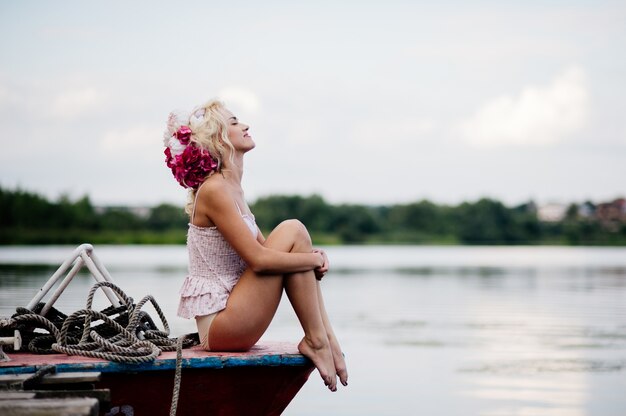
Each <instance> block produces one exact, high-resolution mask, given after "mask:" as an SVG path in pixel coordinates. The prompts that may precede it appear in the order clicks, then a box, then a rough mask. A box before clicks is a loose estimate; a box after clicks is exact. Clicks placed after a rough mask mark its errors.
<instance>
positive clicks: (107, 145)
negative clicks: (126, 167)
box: [99, 125, 163, 158]
mask: <svg viewBox="0 0 626 416" xmlns="http://www.w3.org/2000/svg"><path fill="white" fill-rule="evenodd" d="M99 144H100V149H101V150H102V151H103V152H105V153H107V154H109V155H114V156H116V155H127V154H131V153H132V154H134V155H135V156H133V157H136V156H137V155H140V154H142V153H144V154H145V156H146V157H149V158H152V157H153V155H154V153H153V152H150V150H151V149H156V150H157V151H159V150H160V149H161V148H162V147H163V128H160V127H154V126H147V125H143V126H133V127H130V128H128V129H126V130H113V131H109V132H107V133H105V134H104V135H103V136H102V139H101V140H100V143H99Z"/></svg>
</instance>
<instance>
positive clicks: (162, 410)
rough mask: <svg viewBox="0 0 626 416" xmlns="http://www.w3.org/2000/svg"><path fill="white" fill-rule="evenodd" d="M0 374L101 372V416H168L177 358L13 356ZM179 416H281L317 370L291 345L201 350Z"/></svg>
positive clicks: (192, 362) (186, 365)
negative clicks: (104, 396)
mask: <svg viewBox="0 0 626 416" xmlns="http://www.w3.org/2000/svg"><path fill="white" fill-rule="evenodd" d="M9 356H10V357H11V359H12V361H10V362H6V363H0V374H20V373H30V372H34V371H36V369H37V368H39V367H41V366H42V365H45V364H55V365H56V368H57V372H70V371H71V372H76V371H84V372H92V371H98V372H100V373H101V377H100V381H98V382H97V383H96V385H95V387H96V388H99V389H109V390H110V392H111V404H110V407H109V408H108V409H101V414H102V415H110V416H113V415H116V414H119V415H124V414H126V415H134V416H137V415H169V412H170V406H171V402H172V392H173V388H174V372H175V361H176V353H174V352H169V353H162V354H161V355H160V356H159V358H158V359H157V360H156V361H154V362H152V363H148V364H139V365H132V364H118V363H111V362H108V361H103V360H98V359H90V358H85V357H68V356H66V355H62V354H54V355H33V354H23V353H18V354H9ZM182 368H183V369H182V379H181V385H180V397H179V400H178V408H177V414H178V415H184V416H187V415H279V414H281V413H282V412H283V410H284V409H285V408H286V407H287V405H288V404H289V402H291V400H292V399H293V397H295V395H296V394H297V393H298V391H299V390H300V388H301V387H302V386H303V385H304V383H305V382H306V381H307V379H308V377H309V375H310V374H311V371H312V370H313V368H314V367H313V365H312V364H311V363H310V361H309V360H308V359H306V358H305V357H303V356H302V355H300V354H299V353H298V351H297V349H296V347H295V346H294V345H292V344H261V345H257V346H255V347H254V348H253V349H252V350H250V351H248V352H246V353H215V352H210V353H209V352H206V351H202V350H201V349H199V348H198V347H194V348H190V349H188V350H185V351H184V352H183V365H182Z"/></svg>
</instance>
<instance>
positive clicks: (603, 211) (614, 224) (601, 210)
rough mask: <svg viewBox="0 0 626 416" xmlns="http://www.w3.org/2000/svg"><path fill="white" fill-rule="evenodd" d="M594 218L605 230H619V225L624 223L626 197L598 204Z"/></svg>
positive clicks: (625, 219)
mask: <svg viewBox="0 0 626 416" xmlns="http://www.w3.org/2000/svg"><path fill="white" fill-rule="evenodd" d="M595 218H596V219H597V220H598V221H599V222H600V224H602V226H603V227H604V228H606V229H607V230H610V231H617V230H619V228H620V225H621V224H622V223H626V199H624V198H619V199H616V200H614V201H613V202H604V203H602V204H598V205H597V206H596V212H595Z"/></svg>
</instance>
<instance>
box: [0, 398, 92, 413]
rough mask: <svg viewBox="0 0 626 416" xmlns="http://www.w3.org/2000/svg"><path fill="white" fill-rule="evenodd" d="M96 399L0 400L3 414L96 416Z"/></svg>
mask: <svg viewBox="0 0 626 416" xmlns="http://www.w3.org/2000/svg"><path fill="white" fill-rule="evenodd" d="M98 412H99V406H98V400H96V399H92V398H72V399H38V400H32V399H31V400H1V401H0V414H1V415H3V416H70V415H72V416H97V415H98Z"/></svg>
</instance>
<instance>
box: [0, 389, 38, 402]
mask: <svg viewBox="0 0 626 416" xmlns="http://www.w3.org/2000/svg"><path fill="white" fill-rule="evenodd" d="M35 396H36V394H35V393H34V392H30V391H0V400H17V399H24V400H25V399H34V398H35Z"/></svg>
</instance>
